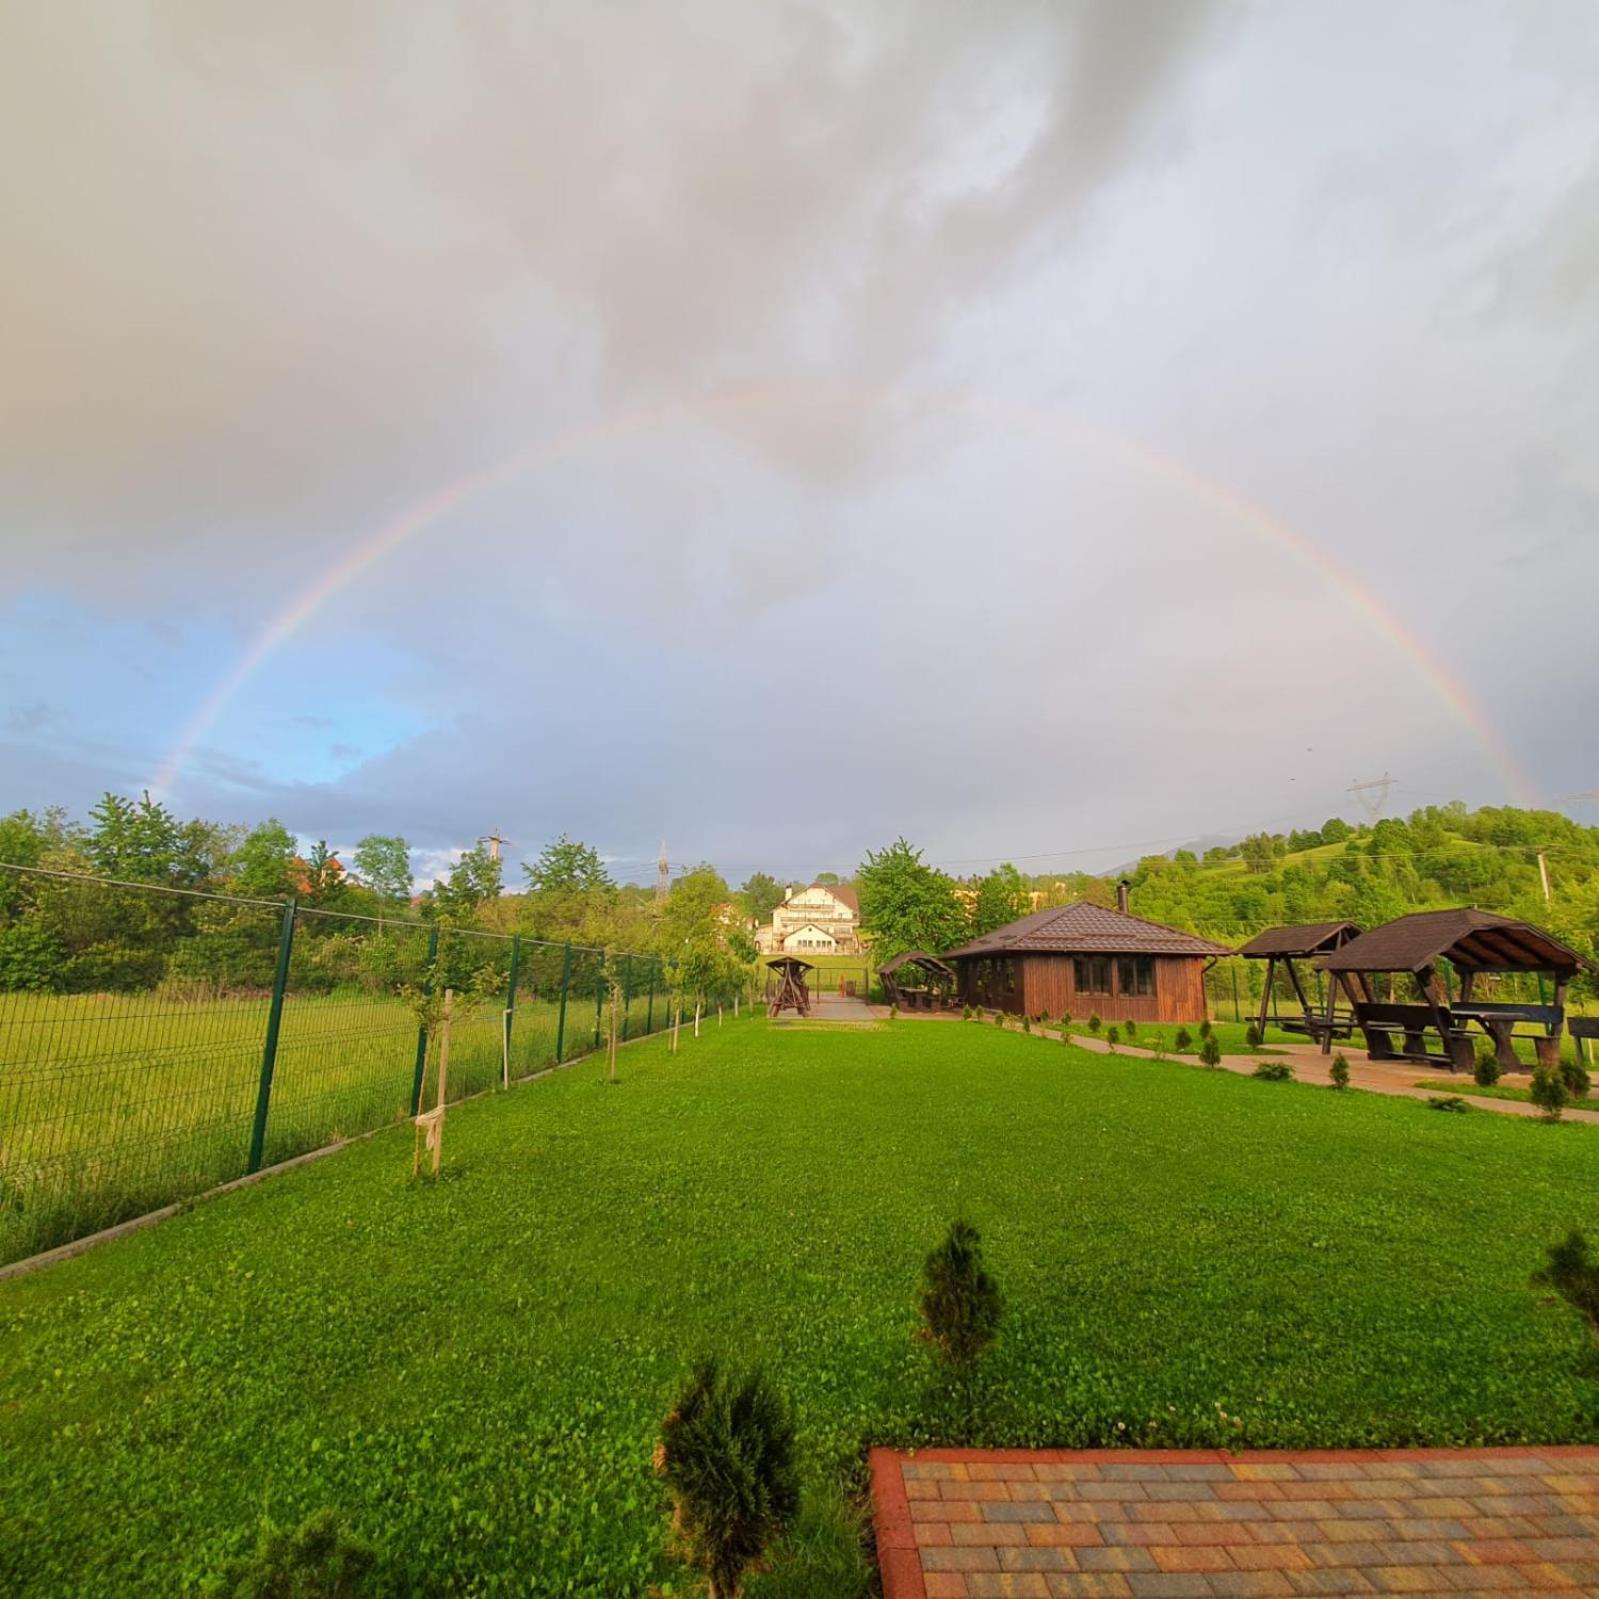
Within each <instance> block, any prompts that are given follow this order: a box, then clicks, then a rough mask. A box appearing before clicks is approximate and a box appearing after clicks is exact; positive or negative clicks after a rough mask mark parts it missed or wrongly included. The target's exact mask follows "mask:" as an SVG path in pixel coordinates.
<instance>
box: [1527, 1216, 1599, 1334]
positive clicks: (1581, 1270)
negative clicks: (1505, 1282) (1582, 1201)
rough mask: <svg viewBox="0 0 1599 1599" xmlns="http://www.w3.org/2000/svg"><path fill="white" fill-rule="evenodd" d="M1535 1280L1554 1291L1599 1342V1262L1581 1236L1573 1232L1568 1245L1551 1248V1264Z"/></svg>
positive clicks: (1553, 1245)
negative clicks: (1580, 1317) (1583, 1321)
mask: <svg viewBox="0 0 1599 1599" xmlns="http://www.w3.org/2000/svg"><path fill="white" fill-rule="evenodd" d="M1532 1280H1533V1282H1534V1283H1536V1284H1537V1285H1538V1286H1539V1287H1540V1288H1553V1289H1554V1291H1555V1292H1556V1293H1557V1294H1559V1295H1560V1297H1561V1298H1562V1299H1564V1300H1565V1301H1566V1303H1567V1304H1568V1305H1570V1306H1571V1307H1572V1308H1573V1309H1574V1310H1576V1311H1578V1312H1579V1313H1580V1314H1581V1315H1582V1317H1583V1319H1584V1320H1585V1321H1586V1322H1587V1323H1588V1327H1589V1330H1590V1331H1591V1332H1592V1333H1593V1335H1594V1336H1595V1337H1596V1338H1599V1261H1596V1260H1595V1259H1594V1258H1593V1255H1592V1253H1591V1252H1590V1251H1589V1248H1588V1240H1587V1239H1586V1238H1584V1237H1583V1235H1582V1234H1581V1233H1579V1232H1577V1231H1576V1230H1575V1229H1573V1231H1572V1232H1571V1233H1570V1234H1568V1235H1567V1238H1566V1241H1565V1243H1563V1244H1551V1245H1550V1246H1549V1264H1548V1265H1546V1266H1542V1267H1540V1268H1539V1269H1538V1270H1537V1271H1535V1272H1534V1273H1533V1274H1532Z"/></svg>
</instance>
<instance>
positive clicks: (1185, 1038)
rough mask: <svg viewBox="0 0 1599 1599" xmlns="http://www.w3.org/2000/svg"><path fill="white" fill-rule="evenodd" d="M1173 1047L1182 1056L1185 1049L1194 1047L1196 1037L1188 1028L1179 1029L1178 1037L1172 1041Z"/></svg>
mask: <svg viewBox="0 0 1599 1599" xmlns="http://www.w3.org/2000/svg"><path fill="white" fill-rule="evenodd" d="M1171 1047H1172V1048H1173V1049H1175V1050H1176V1051H1177V1053H1178V1054H1179V1055H1180V1054H1182V1052H1183V1051H1184V1050H1185V1049H1192V1048H1193V1047H1194V1035H1193V1034H1192V1033H1191V1032H1189V1031H1188V1029H1187V1028H1186V1027H1179V1028H1178V1029H1177V1034H1176V1036H1175V1037H1174V1038H1173V1039H1172V1041H1171Z"/></svg>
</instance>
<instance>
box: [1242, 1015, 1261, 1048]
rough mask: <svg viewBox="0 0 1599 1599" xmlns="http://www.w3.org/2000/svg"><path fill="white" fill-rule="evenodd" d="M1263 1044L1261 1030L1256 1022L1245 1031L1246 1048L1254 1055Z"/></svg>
mask: <svg viewBox="0 0 1599 1599" xmlns="http://www.w3.org/2000/svg"><path fill="white" fill-rule="evenodd" d="M1261 1042H1262V1040H1261V1036H1260V1028H1259V1027H1258V1026H1256V1024H1255V1023H1254V1022H1251V1023H1250V1024H1249V1026H1248V1027H1246V1028H1245V1029H1244V1048H1245V1049H1247V1050H1248V1051H1249V1052H1250V1054H1252V1055H1253V1054H1254V1053H1255V1051H1256V1050H1258V1049H1259V1048H1260V1046H1261Z"/></svg>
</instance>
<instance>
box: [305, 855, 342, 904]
mask: <svg viewBox="0 0 1599 1599" xmlns="http://www.w3.org/2000/svg"><path fill="white" fill-rule="evenodd" d="M343 889H344V868H343V866H341V865H340V864H339V858H338V856H337V855H335V854H334V853H333V851H332V850H330V849H329V848H328V841H327V840H326V839H325V838H319V839H318V840H317V841H316V843H315V844H313V845H312V846H311V853H310V854H309V855H307V856H306V858H305V873H304V885H303V888H302V892H303V893H304V895H305V898H306V901H307V903H308V904H311V905H330V904H332V903H333V902H334V901H335V900H337V899H338V898H339V897H340V896H341V894H342V892H343Z"/></svg>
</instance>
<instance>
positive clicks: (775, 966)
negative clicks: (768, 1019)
mask: <svg viewBox="0 0 1599 1599" xmlns="http://www.w3.org/2000/svg"><path fill="white" fill-rule="evenodd" d="M767 969H768V970H769V971H770V972H771V973H772V975H773V976H774V977H776V979H777V988H776V989H775V990H774V991H773V994H772V997H771V999H770V1000H769V1001H768V1002H767V1006H766V1014H767V1015H768V1016H776V1015H778V1014H780V1013H781V1012H783V1011H785V1010H791V1011H793V1012H795V1014H796V1015H799V1016H809V1015H810V1013H811V996H810V990H809V989H807V988H806V986H805V974H806V973H807V972H808V971H811V970H812V969H813V968H812V966H811V963H810V962H809V961H802V960H800V959H799V958H798V957H797V956H794V955H785V956H784V957H783V958H782V959H781V960H775V961H772V962H770V963H769V965H768V968H767Z"/></svg>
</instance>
